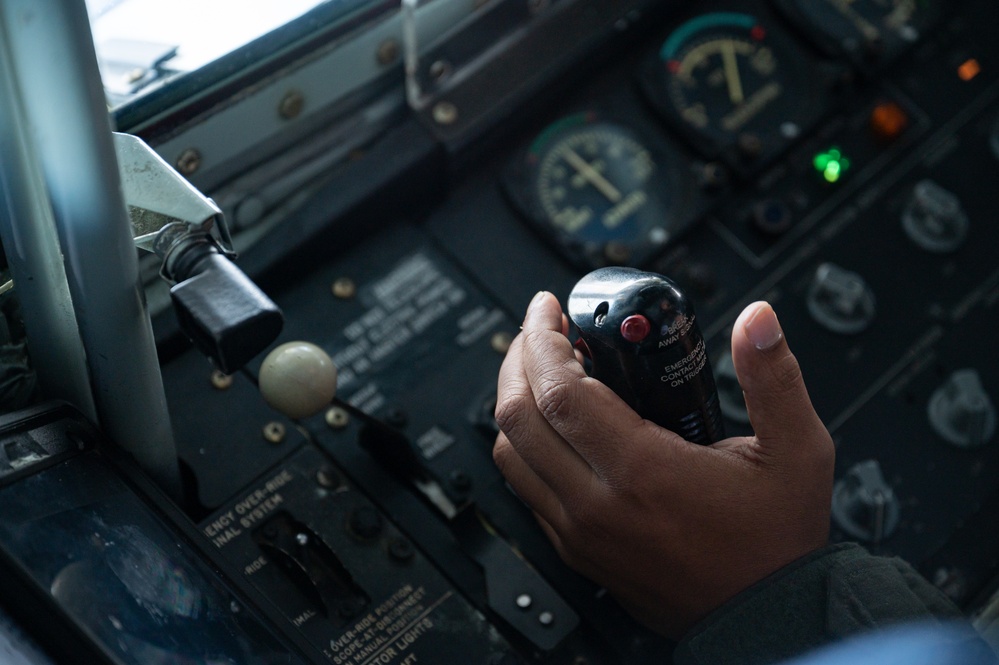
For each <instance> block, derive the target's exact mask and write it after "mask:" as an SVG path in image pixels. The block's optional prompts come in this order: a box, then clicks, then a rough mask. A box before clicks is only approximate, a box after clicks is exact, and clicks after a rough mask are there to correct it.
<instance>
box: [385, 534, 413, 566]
mask: <svg viewBox="0 0 999 665" xmlns="http://www.w3.org/2000/svg"><path fill="white" fill-rule="evenodd" d="M388 551H389V556H391V557H392V558H393V559H395V560H396V561H409V560H410V559H412V558H413V554H414V551H413V544H412V543H411V542H409V541H408V540H406V539H405V538H393V539H392V541H391V542H390V543H389V548H388Z"/></svg>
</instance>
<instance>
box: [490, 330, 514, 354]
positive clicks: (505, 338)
mask: <svg viewBox="0 0 999 665" xmlns="http://www.w3.org/2000/svg"><path fill="white" fill-rule="evenodd" d="M512 343H513V336H512V335H511V334H510V333H508V332H498V333H494V334H493V336H492V338H491V339H490V340H489V346H491V347H493V351H495V352H496V353H506V352H507V351H509V350H510V344H512Z"/></svg>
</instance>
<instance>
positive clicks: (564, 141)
mask: <svg viewBox="0 0 999 665" xmlns="http://www.w3.org/2000/svg"><path fill="white" fill-rule="evenodd" d="M653 146H654V147H653ZM683 163H684V162H683V160H682V159H681V158H680V157H679V156H677V155H674V153H673V150H672V149H671V148H670V147H669V146H668V144H665V143H663V142H661V141H657V142H655V143H654V144H650V143H648V142H646V141H643V140H642V139H640V138H639V137H638V136H637V135H636V134H635V133H634V132H632V131H631V130H630V129H628V128H626V127H624V126H622V125H619V124H616V123H612V122H607V121H602V120H598V119H597V118H596V116H595V115H593V114H578V115H574V116H569V117H567V118H563V119H562V120H560V121H558V122H556V123H554V124H552V125H551V126H549V127H548V128H547V129H545V130H544V131H542V132H541V134H540V135H539V136H538V137H537V138H536V139H535V140H534V142H533V143H532V144H531V146H530V148H529V150H528V151H527V154H526V158H525V160H524V161H523V162H522V163H521V166H520V168H519V169H518V170H517V172H518V174H519V175H518V176H517V177H516V178H514V179H513V180H512V181H510V180H508V182H507V188H508V190H509V191H510V194H511V198H512V199H513V200H514V202H515V203H517V205H518V206H520V207H521V208H522V210H523V212H525V213H526V214H527V217H528V218H529V219H530V221H532V222H534V223H535V224H536V225H537V226H538V227H539V228H540V229H541V230H542V232H543V233H544V234H545V235H547V236H548V237H549V238H551V239H553V240H554V241H555V242H556V244H557V245H558V247H559V249H560V250H562V251H563V252H564V253H565V254H567V255H568V257H569V258H570V259H572V260H573V261H574V262H576V263H581V264H583V265H586V266H588V267H598V266H603V265H607V264H625V265H635V264H641V263H642V262H643V261H645V260H646V259H648V258H649V257H651V256H652V255H653V254H654V253H656V252H658V251H659V249H660V248H661V247H662V246H663V245H664V244H665V243H666V242H667V241H668V240H669V239H670V238H671V237H672V236H673V235H674V234H675V233H676V232H677V231H678V230H679V229H680V228H681V227H682V226H684V225H685V224H687V223H689V222H690V221H692V219H693V216H694V212H693V211H692V209H693V207H694V206H693V204H691V203H689V201H690V200H691V199H692V196H693V195H692V191H693V189H694V188H693V187H686V186H684V182H685V180H684V176H683V171H682V170H681V169H679V168H677V165H678V164H683Z"/></svg>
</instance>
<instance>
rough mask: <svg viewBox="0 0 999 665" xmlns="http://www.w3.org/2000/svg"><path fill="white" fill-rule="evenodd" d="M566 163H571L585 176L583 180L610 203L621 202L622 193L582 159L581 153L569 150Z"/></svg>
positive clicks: (566, 154)
mask: <svg viewBox="0 0 999 665" xmlns="http://www.w3.org/2000/svg"><path fill="white" fill-rule="evenodd" d="M565 161H567V162H569V165H570V166H572V168H574V169H576V171H577V172H578V173H579V175H581V176H583V179H585V180H586V181H587V182H588V183H590V184H591V185H593V186H594V187H596V188H597V189H598V190H599V191H600V193H601V194H603V195H604V196H606V197H607V200H608V201H610V202H611V203H617V202H618V201H620V200H621V192H619V191H617V187H615V186H614V185H612V184H611V183H610V181H609V180H607V178H605V177H603V176H602V175H601V174H600V172H599V171H597V170H596V169H595V168H593V167H592V166H590V164H589V162H587V161H586V160H585V159H583V158H582V157H580V156H579V153H577V152H576V151H575V150H572V149H567V150H566V151H565Z"/></svg>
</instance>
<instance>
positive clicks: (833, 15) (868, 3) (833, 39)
mask: <svg viewBox="0 0 999 665" xmlns="http://www.w3.org/2000/svg"><path fill="white" fill-rule="evenodd" d="M781 4H783V5H784V6H786V7H788V8H790V9H791V10H792V11H790V12H789V13H790V14H791V16H792V18H795V17H797V18H799V19H801V20H803V21H805V22H806V24H807V25H806V26H804V27H806V28H807V29H809V30H811V31H813V32H819V33H821V34H822V35H823V36H824V37H825V38H826V39H827V41H828V42H829V43H830V44H832V47H833V49H834V50H837V51H839V52H842V53H845V54H847V55H849V56H851V58H853V59H854V60H855V61H857V62H858V63H862V64H867V63H871V62H875V61H879V60H881V61H884V60H891V59H892V58H894V57H895V56H897V55H898V54H899V53H900V52H901V51H903V50H904V49H905V48H906V47H907V46H908V45H910V44H912V43H913V42H915V41H916V40H918V39H919V37H920V34H921V32H922V31H923V30H924V29H925V28H926V27H927V25H929V23H930V22H931V21H933V20H934V19H935V18H936V16H937V14H938V10H939V5H940V3H939V2H937V1H935V0H782V3H781Z"/></svg>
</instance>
